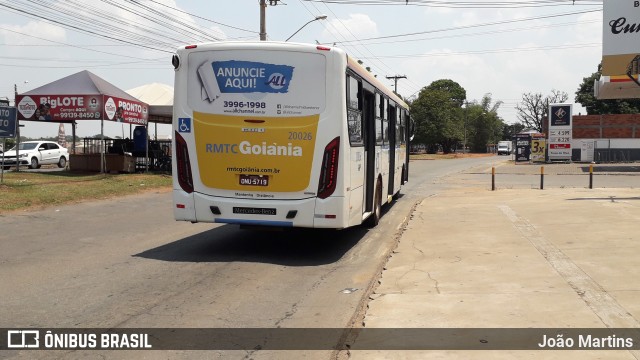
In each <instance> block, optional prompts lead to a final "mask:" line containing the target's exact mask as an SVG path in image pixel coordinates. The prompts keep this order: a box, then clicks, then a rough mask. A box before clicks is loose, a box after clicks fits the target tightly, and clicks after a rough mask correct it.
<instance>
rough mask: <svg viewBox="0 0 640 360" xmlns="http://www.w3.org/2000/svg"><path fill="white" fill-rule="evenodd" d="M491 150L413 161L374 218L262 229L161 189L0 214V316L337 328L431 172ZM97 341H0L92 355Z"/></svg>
mask: <svg viewBox="0 0 640 360" xmlns="http://www.w3.org/2000/svg"><path fill="white" fill-rule="evenodd" d="M497 161H503V160H502V159H499V158H497V157H489V158H475V159H473V158H468V159H456V160H438V161H413V162H412V163H411V165H410V166H411V167H410V182H409V183H408V184H407V186H406V187H405V188H404V189H403V191H402V195H401V196H400V198H399V199H398V200H397V201H395V202H394V204H392V206H388V207H386V208H384V215H383V217H382V219H381V222H380V224H379V226H378V227H376V228H375V229H367V228H364V227H357V228H353V229H347V230H342V231H318V230H293V231H278V232H263V231H254V230H241V229H239V228H238V227H237V226H234V225H216V224H190V223H183V222H175V221H174V220H173V216H172V213H171V206H172V203H171V197H170V193H168V192H159V193H147V194H142V195H136V196H130V197H125V198H119V199H112V200H100V201H95V202H88V203H81V204H75V205H68V206H61V207H52V208H48V209H45V210H41V211H35V212H20V213H14V214H10V215H4V216H0V298H1V299H2V307H0V328H21V327H27V328H65V327H66V328H133V327H141V328H147V327H152V328H163V327H170V328H183V327H184V328H246V327H250V328H255V327H257V328H278V327H282V328H343V327H350V326H354V325H355V324H357V323H358V321H361V319H362V317H363V313H364V310H366V303H367V301H368V298H367V296H366V294H367V291H368V289H370V288H371V287H372V286H373V285H374V284H375V283H376V282H377V280H378V277H379V275H380V273H381V271H382V267H383V266H384V264H385V262H386V259H387V257H388V256H389V253H390V251H391V250H392V249H393V248H394V247H395V245H396V242H397V236H398V233H399V228H400V227H401V226H402V224H403V223H404V222H405V221H406V219H407V218H408V216H409V215H410V212H411V209H412V207H413V206H414V204H415V203H416V202H418V201H421V200H422V199H424V198H425V197H428V196H430V195H431V194H434V193H436V192H438V191H440V190H442V189H443V188H446V187H448V186H454V185H450V184H447V183H446V182H442V181H439V179H440V178H442V177H444V176H447V175H452V174H457V173H460V174H462V173H463V172H464V171H465V170H467V169H470V168H473V167H477V166H479V165H483V164H484V165H486V164H490V163H495V162H497ZM96 355H98V354H96V351H93V352H92V351H39V352H34V351H5V352H3V353H0V357H6V358H25V359H26V358H29V359H32V358H42V359H48V358H65V359H77V358H95V357H96ZM335 355H336V354H333V353H331V352H330V351H306V352H302V353H301V352H292V351H288V352H278V353H277V354H274V353H273V352H269V351H252V350H251V351H249V350H248V351H235V352H230V351H226V352H224V351H208V352H199V351H171V352H162V353H159V352H157V351H144V352H139V351H100V352H99V356H100V357H106V358H116V359H118V358H126V359H134V358H135V359H139V358H158V357H162V358H202V357H207V358H215V357H224V358H239V359H243V358H247V359H248V358H251V359H259V358H300V357H305V358H319V359H327V358H330V357H331V356H335Z"/></svg>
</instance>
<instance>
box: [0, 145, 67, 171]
mask: <svg viewBox="0 0 640 360" xmlns="http://www.w3.org/2000/svg"><path fill="white" fill-rule="evenodd" d="M19 150H20V151H19V156H20V159H19V161H20V165H28V166H29V168H31V169H37V168H39V167H40V166H41V165H46V164H57V165H58V167H60V168H64V167H66V166H67V161H69V152H68V151H67V149H65V148H63V147H62V146H60V145H58V144H56V143H55V142H53V141H25V142H22V143H20V148H19ZM0 161H2V157H0ZM17 165H18V161H16V148H15V147H13V148H12V149H11V150H7V151H6V152H5V153H4V163H3V164H2V166H3V167H4V169H5V170H8V169H9V168H10V167H11V166H17Z"/></svg>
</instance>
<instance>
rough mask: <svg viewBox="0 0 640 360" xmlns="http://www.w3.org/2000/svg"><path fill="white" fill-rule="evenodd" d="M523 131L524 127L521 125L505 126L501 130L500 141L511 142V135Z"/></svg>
mask: <svg viewBox="0 0 640 360" xmlns="http://www.w3.org/2000/svg"><path fill="white" fill-rule="evenodd" d="M524 129H525V126H524V125H523V124H521V123H515V124H508V125H507V124H505V126H504V128H503V129H502V139H501V140H511V137H512V136H513V135H515V134H518V133H520V132H521V131H522V130H524Z"/></svg>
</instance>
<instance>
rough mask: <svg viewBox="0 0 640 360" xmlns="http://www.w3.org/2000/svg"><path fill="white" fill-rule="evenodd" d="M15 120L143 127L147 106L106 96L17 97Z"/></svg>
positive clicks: (145, 122)
mask: <svg viewBox="0 0 640 360" xmlns="http://www.w3.org/2000/svg"><path fill="white" fill-rule="evenodd" d="M16 103H17V104H18V105H17V109H18V119H19V120H33V121H50V122H72V121H75V120H110V121H118V122H124V123H129V124H137V125H146V124H147V120H148V117H149V115H148V105H147V104H145V103H142V102H138V101H132V100H127V99H121V98H117V97H112V96H108V95H18V96H17V97H16Z"/></svg>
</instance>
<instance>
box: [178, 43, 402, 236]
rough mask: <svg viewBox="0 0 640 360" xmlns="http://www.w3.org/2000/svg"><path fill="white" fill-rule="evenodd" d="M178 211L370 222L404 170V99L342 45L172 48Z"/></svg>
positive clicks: (279, 220) (299, 223) (283, 223)
mask: <svg viewBox="0 0 640 360" xmlns="http://www.w3.org/2000/svg"><path fill="white" fill-rule="evenodd" d="M173 65H174V67H175V69H176V73H175V87H174V92H175V96H174V104H173V129H174V146H173V150H172V151H173V169H172V170H173V200H174V214H175V218H176V220H184V221H192V222H216V223H231V224H240V225H257V226H278V227H290V226H293V227H309V228H335V229H342V228H346V227H350V226H354V225H359V224H361V223H363V222H365V221H366V222H368V223H370V225H376V224H377V223H378V221H379V219H380V216H381V206H382V205H383V204H385V203H389V202H391V201H392V198H393V196H394V195H397V194H398V193H399V191H400V187H401V186H402V184H404V183H405V182H406V181H407V180H408V173H409V162H408V159H409V154H408V135H409V126H408V124H409V112H408V106H407V104H405V103H404V102H403V101H402V100H401V99H400V98H399V97H398V96H396V95H395V94H394V93H393V92H392V91H390V90H388V89H387V88H386V87H384V86H383V85H382V84H381V82H380V81H378V80H377V79H376V78H375V77H374V76H372V75H371V74H370V73H369V72H368V71H367V70H366V69H364V68H363V67H362V66H360V65H359V64H358V63H357V62H356V61H354V60H353V59H352V58H350V57H349V56H348V55H347V54H346V53H345V52H344V51H342V50H340V49H337V48H333V47H326V46H318V45H309V44H293V43H278V42H217V43H211V44H198V45H190V46H186V47H184V48H180V49H178V51H177V53H176V54H175V55H174V57H173Z"/></svg>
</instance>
